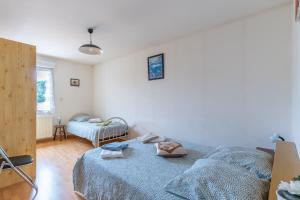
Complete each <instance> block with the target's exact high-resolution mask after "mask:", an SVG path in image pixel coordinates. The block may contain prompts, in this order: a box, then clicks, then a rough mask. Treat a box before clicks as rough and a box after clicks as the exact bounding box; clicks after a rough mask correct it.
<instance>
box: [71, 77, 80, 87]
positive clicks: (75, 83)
mask: <svg viewBox="0 0 300 200" xmlns="http://www.w3.org/2000/svg"><path fill="white" fill-rule="evenodd" d="M70 85H71V86H73V87H79V86H80V80H79V79H76V78H71V79H70Z"/></svg>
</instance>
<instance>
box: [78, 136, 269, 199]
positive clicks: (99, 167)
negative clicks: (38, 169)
mask: <svg viewBox="0 0 300 200" xmlns="http://www.w3.org/2000/svg"><path fill="white" fill-rule="evenodd" d="M128 144H129V148H126V149H124V150H123V154H124V158H115V159H102V158H101V156H100V153H101V151H102V149H101V148H96V149H93V150H90V151H87V152H86V153H85V154H84V155H83V156H82V157H81V158H80V159H78V161H77V162H76V164H75V166H74V170H73V184H74V190H75V191H76V192H78V193H80V194H81V195H82V196H84V197H85V198H86V199H88V200H179V199H190V200H194V199H195V200H196V199H197V200H198V199H200V200H207V199H208V200H218V199H227V200H264V199H267V194H268V190H269V182H270V179H271V174H272V162H273V157H272V155H270V154H267V153H265V152H262V151H257V150H255V149H249V148H243V147H219V148H213V147H207V146H201V145H196V144H191V143H187V142H181V144H182V145H183V147H184V148H185V149H186V151H187V155H186V156H184V157H179V158H166V157H160V156H157V155H156V147H155V146H154V144H151V143H150V144H143V143H142V142H141V141H139V140H137V139H133V140H130V141H128Z"/></svg>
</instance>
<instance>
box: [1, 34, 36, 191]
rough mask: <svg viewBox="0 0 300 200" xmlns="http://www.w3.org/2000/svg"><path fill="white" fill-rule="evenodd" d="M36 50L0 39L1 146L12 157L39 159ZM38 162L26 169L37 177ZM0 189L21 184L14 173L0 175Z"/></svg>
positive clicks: (6, 172) (8, 171)
mask: <svg viewBox="0 0 300 200" xmlns="http://www.w3.org/2000/svg"><path fill="white" fill-rule="evenodd" d="M35 68H36V49H35V47H34V46H31V45H27V44H23V43H19V42H14V41H10V40H6V39H1V38H0V145H1V146H2V147H3V148H4V149H5V150H6V151H7V152H8V154H9V155H10V156H15V155H22V154H28V155H31V156H33V158H34V159H35V158H36V70H35ZM35 168H36V167H35V162H34V164H33V165H28V166H26V167H24V169H25V171H27V172H28V173H29V174H30V175H31V176H35V171H36V169H35ZM0 180H1V181H0V188H1V187H5V186H8V185H11V184H14V183H17V182H19V181H20V180H22V179H20V178H19V177H18V175H16V174H15V173H14V172H12V171H11V170H4V171H3V172H2V174H1V175H0Z"/></svg>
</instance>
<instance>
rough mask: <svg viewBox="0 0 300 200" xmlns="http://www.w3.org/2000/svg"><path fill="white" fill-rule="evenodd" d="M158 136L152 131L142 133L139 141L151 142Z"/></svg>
mask: <svg viewBox="0 0 300 200" xmlns="http://www.w3.org/2000/svg"><path fill="white" fill-rule="evenodd" d="M156 138H158V136H157V135H154V134H152V133H149V134H146V135H142V136H140V137H138V138H137V139H138V140H139V141H141V142H143V143H148V142H150V141H151V140H154V139H156Z"/></svg>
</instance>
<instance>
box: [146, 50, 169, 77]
mask: <svg viewBox="0 0 300 200" xmlns="http://www.w3.org/2000/svg"><path fill="white" fill-rule="evenodd" d="M164 67H165V66H164V54H158V55H155V56H151V57H148V80H149V81H151V80H157V79H163V78H164V77H165V72H164Z"/></svg>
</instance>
